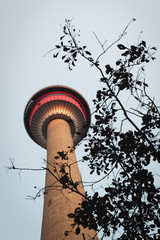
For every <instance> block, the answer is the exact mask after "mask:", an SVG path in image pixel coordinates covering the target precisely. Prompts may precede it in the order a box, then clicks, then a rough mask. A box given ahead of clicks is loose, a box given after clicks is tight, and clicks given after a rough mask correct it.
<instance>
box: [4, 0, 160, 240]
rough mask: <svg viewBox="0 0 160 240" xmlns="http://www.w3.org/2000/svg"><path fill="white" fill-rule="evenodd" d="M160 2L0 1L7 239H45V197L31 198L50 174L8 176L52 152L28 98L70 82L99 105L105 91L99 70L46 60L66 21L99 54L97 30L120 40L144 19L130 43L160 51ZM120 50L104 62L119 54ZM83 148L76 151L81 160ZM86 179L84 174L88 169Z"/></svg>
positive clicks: (158, 70) (155, 82) (154, 90)
mask: <svg viewBox="0 0 160 240" xmlns="http://www.w3.org/2000/svg"><path fill="white" fill-rule="evenodd" d="M159 9H160V2H159V0H152V1H150V0H134V1H133V0H110V1H109V0H87V1H86V0H81V1H76V0H68V1H62V0H1V1H0V26H1V27H0V33H1V37H0V48H1V51H0V66H1V67H0V69H1V70H0V84H1V94H0V101H1V125H0V133H1V138H0V141H1V144H0V146H1V152H0V156H1V161H0V190H1V192H0V196H1V198H0V200H1V204H0V239H1V240H11V239H12V240H21V239H23V240H28V239H29V240H39V239H40V231H41V219H42V208H43V198H39V199H37V201H35V202H33V201H29V200H26V199H25V198H26V196H27V195H34V193H35V190H34V188H33V187H34V186H35V185H36V186H39V187H43V184H44V174H42V173H32V172H26V173H21V175H20V176H19V174H18V173H16V172H11V171H10V172H8V174H6V171H5V169H4V166H6V165H9V158H14V159H15V163H16V164H17V166H24V167H31V168H33V167H40V166H41V163H42V158H45V157H46V152H45V150H43V149H42V148H41V147H39V146H38V145H36V144H35V143H34V142H33V141H32V140H31V139H30V138H29V136H28V135H27V133H26V131H25V129H24V124H23V112H24V108H25V106H26V103H27V101H28V100H29V98H30V97H31V96H32V95H33V94H34V93H35V92H36V91H38V90H39V89H41V88H43V87H46V86H48V85H55V84H60V85H67V86H70V87H72V88H75V89H76V90H77V91H79V92H80V93H81V94H82V95H83V96H84V97H85V98H86V100H87V101H88V103H89V105H90V107H91V108H92V99H93V98H94V96H95V92H96V89H97V87H98V86H99V83H98V79H99V75H98V73H97V72H96V71H95V70H93V69H92V68H91V67H90V66H89V65H88V64H85V62H84V61H83V60H81V59H80V61H79V63H78V64H77V67H76V69H75V70H74V71H73V72H69V70H68V69H67V66H66V65H64V64H63V63H62V62H61V61H60V60H54V59H52V54H48V55H47V56H46V57H42V56H43V55H44V54H45V53H46V52H47V51H49V50H50V49H52V48H53V47H54V45H55V44H57V43H58V42H59V37H60V36H61V35H62V32H61V27H60V24H62V25H63V23H64V20H65V18H69V19H72V18H74V20H73V23H74V24H75V26H76V28H77V29H80V30H81V41H82V42H83V44H84V45H86V44H87V45H88V46H89V48H90V49H91V51H92V50H94V51H95V53H98V52H99V51H100V50H101V49H100V46H99V45H98V42H97V41H96V40H95V38H94V36H93V34H92V31H94V32H96V34H97V35H98V36H99V38H100V39H101V41H102V42H103V41H104V40H108V43H111V42H112V41H114V40H115V39H116V38H117V37H118V36H119V34H120V33H121V32H122V31H123V29H124V27H125V26H126V24H127V23H128V22H129V21H130V20H131V19H132V18H133V17H134V18H136V19H137V21H136V22H134V23H133V24H132V25H131V26H130V28H129V30H128V35H127V36H126V37H125V38H124V40H123V42H124V43H129V44H130V43H135V42H137V40H138V36H139V33H140V32H141V31H143V33H142V36H141V37H142V39H144V40H146V41H147V42H148V44H149V45H151V46H156V47H157V48H158V50H159V51H160V27H159V22H160V15H159ZM159 51H158V52H157V55H156V56H157V60H156V61H155V62H154V63H151V64H149V66H148V69H147V71H146V78H147V79H148V82H149V84H150V85H151V88H150V89H151V90H150V92H151V95H152V96H155V97H156V101H157V103H158V102H159V100H160V97H159V87H160V84H159V76H160V67H159V65H160V54H159ZM115 53H116V52H115V50H114V49H113V52H112V50H111V51H110V52H109V53H108V55H106V56H105V58H104V59H103V61H105V62H106V63H107V62H110V61H113V59H114V58H115V57H116V55H115ZM81 151H82V149H79V150H78V151H77V158H79V156H80V154H81ZM81 172H82V175H83V177H85V174H86V173H85V172H84V170H83V169H81Z"/></svg>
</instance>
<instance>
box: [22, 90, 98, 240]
mask: <svg viewBox="0 0 160 240" xmlns="http://www.w3.org/2000/svg"><path fill="white" fill-rule="evenodd" d="M24 123H25V127H26V130H27V132H28V134H29V136H30V137H31V138H32V139H33V141H35V142H36V143H37V144H39V145H40V146H41V147H43V148H44V149H47V171H46V183H45V196H44V210H43V220H42V231H41V240H64V239H66V240H83V239H85V240H91V239H93V237H94V236H95V235H96V232H95V231H93V230H89V229H88V228H82V227H81V231H80V234H79V235H76V234H75V229H72V226H71V224H72V223H73V219H71V218H68V217H67V215H68V214H69V213H73V212H74V210H75V209H76V208H77V207H78V206H79V203H81V202H82V201H83V197H84V196H85V191H84V188H83V184H82V180H81V176H80V172H79V168H78V164H77V160H76V156H75V152H74V151H72V152H70V151H69V150H70V149H69V148H68V147H69V146H70V147H71V148H72V147H73V146H76V145H77V144H78V143H79V142H80V141H81V140H82V139H83V137H84V136H85V135H86V133H87V131H88V128H89V125H90V110H89V106H88V104H87V102H86V100H85V99H84V98H83V97H82V95H81V94H79V93H78V92H77V91H75V90H73V89H71V88H68V87H64V86H50V87H46V88H43V89H41V90H40V91H38V92H37V93H35V94H34V95H33V96H32V97H31V99H30V100H29V102H28V103H27V105H26V108H25V111H24ZM62 151H64V152H68V156H67V157H68V159H62V158H61V157H59V158H55V156H57V155H58V154H57V152H62ZM62 166H63V168H64V167H65V171H64V170H63V169H62ZM48 170H49V171H48ZM60 170H62V171H61V172H60ZM65 172H66V173H68V176H69V179H71V178H72V180H73V182H77V183H78V186H77V188H78V190H79V192H80V194H77V193H75V192H73V191H72V190H70V189H67V188H63V184H61V183H59V181H58V179H60V178H61V177H64V176H65ZM52 173H53V174H52ZM57 177H58V178H57ZM65 181H66V182H67V178H66V179H65ZM71 230H73V231H71ZM65 231H69V232H70V233H69V235H68V236H67V237H65V235H64V233H65ZM84 235H85V237H84ZM94 239H98V238H97V237H96V238H94Z"/></svg>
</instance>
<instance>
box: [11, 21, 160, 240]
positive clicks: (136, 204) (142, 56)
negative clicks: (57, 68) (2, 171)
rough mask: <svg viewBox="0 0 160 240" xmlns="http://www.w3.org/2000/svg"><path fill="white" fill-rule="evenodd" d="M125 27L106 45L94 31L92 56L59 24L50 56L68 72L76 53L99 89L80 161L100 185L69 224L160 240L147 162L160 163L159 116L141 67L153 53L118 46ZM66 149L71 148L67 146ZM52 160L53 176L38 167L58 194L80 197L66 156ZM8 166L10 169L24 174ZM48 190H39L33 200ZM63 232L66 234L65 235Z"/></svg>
mask: <svg viewBox="0 0 160 240" xmlns="http://www.w3.org/2000/svg"><path fill="white" fill-rule="evenodd" d="M133 21H135V19H133V20H132V21H131V22H133ZM131 22H130V23H131ZM130 23H129V24H128V25H127V26H126V28H125V29H124V31H123V32H122V34H121V35H120V36H119V37H118V38H117V40H116V41H115V42H113V43H112V44H111V45H109V46H107V47H106V42H105V43H104V44H102V43H101V42H100V40H99V38H98V37H97V35H96V34H95V33H94V35H95V38H96V40H97V41H98V43H99V44H100V46H101V48H102V51H101V52H100V54H99V55H98V56H97V57H93V53H91V52H90V51H89V50H88V47H86V46H85V45H84V46H83V45H81V44H80V41H79V39H78V38H79V36H80V33H79V31H77V30H76V29H75V27H74V26H73V25H72V22H71V21H70V20H66V21H65V24H64V27H63V36H61V37H60V43H59V45H56V46H55V48H54V49H52V50H51V51H50V52H52V51H54V54H53V57H54V58H56V57H58V56H61V58H62V60H63V61H64V63H66V64H67V65H68V68H69V69H70V70H72V69H73V68H74V67H75V65H76V63H77V59H78V57H79V56H81V57H82V58H84V59H85V60H86V61H87V62H89V64H90V65H91V66H92V67H94V68H96V69H97V71H98V72H99V74H100V77H99V79H98V80H99V81H100V82H101V83H103V85H104V86H103V87H102V88H100V89H98V91H97V93H96V97H95V99H94V100H93V103H94V105H95V110H94V111H93V112H92V115H93V116H94V119H93V122H92V123H91V126H90V132H89V133H88V135H87V138H86V139H87V141H86V143H85V152H86V155H85V156H84V157H83V160H82V161H83V162H87V163H86V164H88V165H89V168H90V174H91V175H92V174H97V177H98V179H97V180H96V181H93V182H91V183H90V184H89V185H90V186H91V187H93V186H94V185H95V184H97V183H100V182H101V183H102V185H103V187H102V189H101V190H102V191H101V192H97V191H94V193H93V194H92V195H89V194H88V193H87V192H86V195H83V199H85V200H84V201H83V202H82V203H80V205H79V207H78V208H77V209H75V211H74V212H73V213H70V214H69V215H68V217H69V218H73V224H72V227H73V230H74V231H75V233H76V234H77V235H78V234H80V228H79V226H81V225H82V226H83V227H84V228H87V227H88V228H89V229H95V230H96V231H97V232H100V231H101V232H102V233H103V234H102V238H101V239H104V238H105V239H107V238H110V239H122V240H123V239H124V240H125V239H126V240H133V239H137V240H138V239H146V240H148V239H160V218H159V216H160V209H159V206H160V188H159V187H158V186H156V184H155V177H154V175H153V173H152V172H151V171H150V165H151V164H152V162H153V161H157V162H158V163H160V152H159V150H160V132H159V129H160V113H159V107H158V106H156V104H155V101H154V100H153V99H152V98H151V97H150V96H149V95H148V93H147V87H148V85H147V83H146V81H145V75H144V72H145V65H146V64H147V63H149V62H150V61H151V60H154V59H155V57H154V54H155V51H156V48H155V47H147V44H146V42H145V41H144V40H142V41H139V42H138V44H137V45H131V46H128V45H127V46H125V45H124V44H121V43H120V40H121V39H122V38H123V37H124V36H125V34H126V31H127V28H128V26H129V25H130ZM77 39H78V40H77ZM113 45H117V48H118V50H119V51H120V58H119V59H117V60H116V61H115V64H113V65H111V64H109V63H108V62H106V63H105V64H104V66H103V65H102V64H101V61H100V60H101V58H102V56H104V55H105V54H106V53H107V51H108V50H109V49H110V48H111V47H112V46H113ZM128 99H130V100H129V101H128V104H127V106H126V105H125V104H124V103H126V101H127V100H128ZM68 151H70V152H71V151H73V148H72V146H71V147H70V148H69V149H68ZM64 156H65V157H64ZM54 158H62V160H63V162H64V163H63V164H62V165H59V166H57V165H56V164H55V163H54V161H53V164H51V167H52V169H53V171H52V170H51V169H47V168H46V167H43V168H41V169H40V170H42V169H44V170H47V171H50V173H51V174H52V175H53V176H54V177H56V179H57V181H59V182H60V183H61V184H62V188H61V190H63V189H66V188H69V189H70V190H71V191H74V192H76V193H77V194H81V195H82V193H81V192H80V191H79V189H78V188H77V184H78V183H74V182H73V180H72V176H71V175H70V172H71V171H70V170H68V169H70V168H71V166H69V165H68V163H67V152H65V153H64V152H58V153H57V156H53V159H54ZM11 163H12V165H11V167H10V168H12V169H19V170H20V171H21V170H28V169H23V168H17V167H15V165H14V163H13V162H12V161H11ZM33 170H35V169H33ZM48 188H49V186H48ZM47 190H48V189H40V190H39V191H38V193H37V195H36V196H35V197H34V199H35V198H36V197H37V196H39V195H40V193H41V192H43V193H45V191H47ZM64 234H65V236H66V237H67V236H68V235H69V231H67V230H66V232H65V233H64ZM95 237H96V236H95ZM84 239H85V236H84Z"/></svg>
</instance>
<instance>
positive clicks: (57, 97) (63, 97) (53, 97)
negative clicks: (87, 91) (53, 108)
mask: <svg viewBox="0 0 160 240" xmlns="http://www.w3.org/2000/svg"><path fill="white" fill-rule="evenodd" d="M54 93H55V92H54ZM56 93H63V92H56ZM51 94H53V93H48V94H45V95H43V96H41V97H40V98H39V99H37V104H36V105H35V107H34V108H33V110H32V112H31V115H30V119H29V126H30V127H31V122H32V118H33V116H34V114H35V112H36V111H37V110H38V109H39V108H40V107H41V106H42V105H44V104H46V103H47V102H51V101H56V100H62V101H66V102H70V103H72V104H73V105H75V106H76V107H77V108H78V109H79V110H80V111H81V112H82V114H83V117H84V119H85V122H87V115H86V112H85V108H84V107H83V108H84V109H83V108H82V106H83V105H82V104H81V102H80V101H78V102H77V101H76V100H78V99H76V98H75V97H74V96H72V95H70V94H68V93H67V94H68V95H70V96H72V97H74V98H75V99H76V100H74V99H73V98H71V97H69V96H66V93H63V94H65V95H51ZM47 95H51V96H48V97H45V98H43V97H44V96H47ZM41 98H42V100H40V99H41ZM38 100H40V101H38ZM79 102H80V103H79ZM81 105H82V106H81Z"/></svg>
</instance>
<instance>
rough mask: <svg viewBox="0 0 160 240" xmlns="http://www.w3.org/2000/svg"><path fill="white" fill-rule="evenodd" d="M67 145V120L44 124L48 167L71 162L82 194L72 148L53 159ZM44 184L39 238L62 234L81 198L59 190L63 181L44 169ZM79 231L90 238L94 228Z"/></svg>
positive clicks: (53, 238)
mask: <svg viewBox="0 0 160 240" xmlns="http://www.w3.org/2000/svg"><path fill="white" fill-rule="evenodd" d="M68 146H73V140H72V135H71V130H70V126H69V124H68V123H67V121H65V120H63V119H56V120H53V121H52V122H50V123H49V125H48V128H47V162H48V163H47V168H49V169H50V170H51V171H54V170H53V167H52V166H55V164H57V166H56V168H57V169H58V168H59V165H58V164H63V163H64V164H65V163H68V164H69V165H70V164H72V163H74V164H73V165H72V167H71V176H72V179H73V181H75V182H77V181H78V182H79V191H80V192H81V193H82V194H85V192H84V188H83V186H82V182H81V176H80V172H79V168H78V164H77V161H76V156H75V152H74V151H73V152H72V153H68V160H62V159H54V156H57V152H58V151H68V150H69V149H68ZM51 165H52V166H51ZM66 171H67V169H66ZM55 174H56V173H55ZM45 186H46V188H48V189H50V190H49V191H48V192H47V193H46V194H45V198H44V210H43V221H42V234H41V240H62V239H64V237H65V235H64V232H65V231H70V230H71V229H72V227H71V224H72V223H73V219H69V218H68V217H67V214H69V213H72V212H74V210H75V208H76V207H78V203H81V202H82V199H83V198H82V197H81V196H80V195H78V194H76V193H73V192H71V191H70V190H68V189H63V190H62V185H61V184H60V183H59V182H57V180H56V179H55V178H54V177H53V175H51V174H50V172H48V171H46V184H45ZM82 232H83V233H84V234H85V236H86V239H91V236H92V237H93V236H94V235H95V232H94V231H90V230H88V229H87V230H86V229H83V231H82ZM67 239H76V240H82V239H83V238H82V233H81V234H80V235H76V234H75V233H70V235H69V236H68V237H67Z"/></svg>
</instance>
